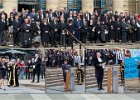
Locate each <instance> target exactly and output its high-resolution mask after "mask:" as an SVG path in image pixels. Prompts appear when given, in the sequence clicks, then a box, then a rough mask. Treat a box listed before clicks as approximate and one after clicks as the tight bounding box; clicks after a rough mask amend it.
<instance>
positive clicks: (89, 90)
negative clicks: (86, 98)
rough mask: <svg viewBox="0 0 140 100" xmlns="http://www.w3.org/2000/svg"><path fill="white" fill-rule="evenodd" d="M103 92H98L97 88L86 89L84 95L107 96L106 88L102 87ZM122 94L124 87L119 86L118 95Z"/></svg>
mask: <svg viewBox="0 0 140 100" xmlns="http://www.w3.org/2000/svg"><path fill="white" fill-rule="evenodd" d="M103 88H104V90H100V91H99V90H98V89H97V88H90V89H86V93H87V94H88V93H89V94H107V87H103ZM123 93H124V87H123V86H119V88H118V94H123Z"/></svg>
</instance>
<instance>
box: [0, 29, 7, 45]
mask: <svg viewBox="0 0 140 100" xmlns="http://www.w3.org/2000/svg"><path fill="white" fill-rule="evenodd" d="M6 39H7V38H6V31H2V32H0V44H1V45H6V42H7V40H6Z"/></svg>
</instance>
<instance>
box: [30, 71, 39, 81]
mask: <svg viewBox="0 0 140 100" xmlns="http://www.w3.org/2000/svg"><path fill="white" fill-rule="evenodd" d="M35 75H37V82H39V79H40V69H33V80H32V81H33V82H34V81H35Z"/></svg>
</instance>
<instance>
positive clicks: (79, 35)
mask: <svg viewBox="0 0 140 100" xmlns="http://www.w3.org/2000/svg"><path fill="white" fill-rule="evenodd" d="M75 36H76V38H77V39H78V40H79V41H80V40H81V38H80V37H81V34H80V31H78V30H77V31H75Z"/></svg>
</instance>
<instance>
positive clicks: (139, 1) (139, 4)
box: [137, 0, 140, 15]
mask: <svg viewBox="0 0 140 100" xmlns="http://www.w3.org/2000/svg"><path fill="white" fill-rule="evenodd" d="M139 7H140V0H138V4H137V13H138V15H140V8H139Z"/></svg>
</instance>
